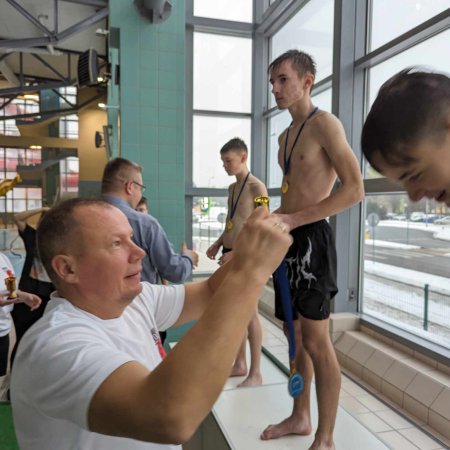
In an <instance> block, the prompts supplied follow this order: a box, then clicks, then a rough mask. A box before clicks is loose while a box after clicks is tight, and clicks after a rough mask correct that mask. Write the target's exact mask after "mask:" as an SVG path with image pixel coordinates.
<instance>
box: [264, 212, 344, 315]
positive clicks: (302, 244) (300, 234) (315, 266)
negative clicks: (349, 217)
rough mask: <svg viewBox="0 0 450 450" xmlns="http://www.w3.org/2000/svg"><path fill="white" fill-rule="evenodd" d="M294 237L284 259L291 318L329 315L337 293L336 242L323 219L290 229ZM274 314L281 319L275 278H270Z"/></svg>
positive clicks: (280, 307)
mask: <svg viewBox="0 0 450 450" xmlns="http://www.w3.org/2000/svg"><path fill="white" fill-rule="evenodd" d="M291 235H292V237H293V239H294V242H293V244H292V245H291V247H290V248H289V251H288V253H287V255H286V258H285V261H286V264H287V269H288V278H289V286H290V290H291V296H292V313H293V317H294V319H297V318H298V314H300V315H301V316H302V317H305V318H307V319H312V320H324V319H328V317H329V316H330V302H331V300H332V299H333V298H334V296H335V295H336V294H337V292H338V288H337V284H336V259H337V258H336V244H335V242H334V236H333V233H332V230H331V227H330V225H329V224H328V222H327V221H326V220H321V221H319V222H314V223H311V224H308V225H304V226H301V227H298V228H296V229H295V230H292V231H291ZM273 281H274V288H275V316H276V317H277V318H278V319H280V320H283V321H285V318H284V314H283V308H282V304H281V299H280V294H279V289H278V287H277V284H278V283H279V280H277V279H276V276H275V274H274V277H273Z"/></svg>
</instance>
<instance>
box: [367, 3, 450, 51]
mask: <svg viewBox="0 0 450 450" xmlns="http://www.w3.org/2000/svg"><path fill="white" fill-rule="evenodd" d="M370 3H371V5H372V10H371V14H370V34H369V36H370V38H369V51H372V50H375V49H377V48H378V47H381V46H382V45H383V44H386V43H387V42H389V41H391V40H392V39H394V38H396V37H397V36H400V35H401V34H403V33H406V32H407V31H409V30H411V29H412V28H414V27H416V26H417V25H420V24H421V23H423V22H425V21H427V20H428V19H430V18H432V17H433V16H435V15H436V14H439V13H440V12H442V11H445V10H446V9H447V8H450V1H449V0H415V1H413V0H395V1H392V0H372V1H371V2H370Z"/></svg>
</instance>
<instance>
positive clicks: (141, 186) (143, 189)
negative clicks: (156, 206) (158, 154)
mask: <svg viewBox="0 0 450 450" xmlns="http://www.w3.org/2000/svg"><path fill="white" fill-rule="evenodd" d="M131 182H132V183H133V184H137V185H138V186H139V187H140V188H141V192H142V193H143V192H144V191H145V189H146V187H145V186H144V185H143V184H141V183H138V182H137V181H134V180H132V181H131Z"/></svg>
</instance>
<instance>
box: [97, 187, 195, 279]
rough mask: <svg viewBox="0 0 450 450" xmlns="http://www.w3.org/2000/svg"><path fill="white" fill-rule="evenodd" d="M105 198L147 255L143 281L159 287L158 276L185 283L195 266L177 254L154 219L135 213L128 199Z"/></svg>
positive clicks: (107, 196)
mask: <svg viewBox="0 0 450 450" xmlns="http://www.w3.org/2000/svg"><path fill="white" fill-rule="evenodd" d="M103 199H104V200H106V201H107V202H109V203H112V204H113V205H114V206H116V207H117V208H119V209H120V210H121V211H122V212H123V213H124V214H125V215H126V216H127V218H128V221H129V222H130V225H131V228H132V229H133V240H134V242H135V243H136V245H138V246H139V247H141V248H142V249H143V250H144V251H145V253H146V255H145V256H144V258H143V259H142V274H141V280H142V281H148V282H149V283H153V284H156V283H158V281H159V278H158V274H159V275H160V276H161V278H164V279H165V280H168V281H170V282H172V283H182V282H183V281H185V280H186V279H187V278H189V277H190V276H191V274H192V267H193V263H192V260H191V258H190V256H188V255H182V254H179V253H175V251H174V249H173V245H172V244H171V243H170V242H169V240H168V239H167V235H166V233H165V231H164V230H163V228H162V227H161V225H160V223H159V222H158V221H157V220H156V219H155V218H154V217H153V216H151V215H150V214H144V213H141V212H138V211H135V210H134V209H133V208H131V206H130V205H129V204H128V202H127V201H126V200H123V199H121V198H120V197H116V196H115V195H109V194H108V195H103Z"/></svg>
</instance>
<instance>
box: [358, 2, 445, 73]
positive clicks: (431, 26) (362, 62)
mask: <svg viewBox="0 0 450 450" xmlns="http://www.w3.org/2000/svg"><path fill="white" fill-rule="evenodd" d="M449 28H450V8H449V9H448V10H446V11H444V12H442V13H440V14H438V15H437V16H435V17H433V18H431V19H430V20H427V21H426V22H424V23H422V24H420V25H418V26H417V27H415V28H413V29H412V30H409V31H408V32H406V33H403V34H402V35H400V36H398V37H396V38H395V39H393V40H392V41H390V42H388V43H386V44H384V45H383V46H381V47H379V48H377V49H375V50H373V51H372V52H370V53H367V54H366V55H364V56H362V57H360V58H358V59H357V60H356V61H355V67H358V68H365V69H367V68H370V67H373V66H376V65H378V64H380V63H382V62H384V61H386V60H387V59H389V58H392V57H393V56H395V55H398V54H399V53H402V52H404V51H405V50H408V49H410V48H411V47H414V46H415V45H417V44H419V43H421V42H423V41H425V40H427V39H429V38H430V37H433V36H435V35H437V34H439V33H441V32H442V31H445V30H447V29H449Z"/></svg>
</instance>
